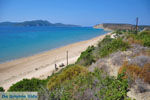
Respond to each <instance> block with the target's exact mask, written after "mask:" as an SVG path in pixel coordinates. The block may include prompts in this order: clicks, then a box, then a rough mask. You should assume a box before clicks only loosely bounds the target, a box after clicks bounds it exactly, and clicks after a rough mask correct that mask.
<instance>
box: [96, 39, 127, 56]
mask: <svg viewBox="0 0 150 100" xmlns="http://www.w3.org/2000/svg"><path fill="white" fill-rule="evenodd" d="M128 47H129V45H128V43H126V42H123V41H122V39H114V40H112V41H111V42H110V43H108V44H106V45H105V46H103V47H102V48H100V50H99V55H100V57H105V56H108V55H109V54H111V53H113V52H115V51H117V50H121V51H124V50H126V49H127V48H128Z"/></svg>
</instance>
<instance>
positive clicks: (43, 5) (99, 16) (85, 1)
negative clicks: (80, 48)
mask: <svg viewBox="0 0 150 100" xmlns="http://www.w3.org/2000/svg"><path fill="white" fill-rule="evenodd" d="M136 17H138V18H139V24H140V25H150V0H0V22H4V21H11V22H21V21H30V20H39V19H41V20H48V21H50V22H51V23H59V22H60V23H64V24H76V25H82V26H93V25H95V24H101V23H129V24H135V21H136V20H135V19H136Z"/></svg>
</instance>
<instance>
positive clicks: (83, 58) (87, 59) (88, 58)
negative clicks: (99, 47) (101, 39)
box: [76, 46, 96, 66]
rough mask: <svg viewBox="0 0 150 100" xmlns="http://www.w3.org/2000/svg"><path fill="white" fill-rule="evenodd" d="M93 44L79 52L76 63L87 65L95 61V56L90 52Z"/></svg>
mask: <svg viewBox="0 0 150 100" xmlns="http://www.w3.org/2000/svg"><path fill="white" fill-rule="evenodd" d="M94 49H95V47H94V46H89V47H88V48H87V49H86V50H85V51H84V52H82V53H81V55H80V57H79V58H78V60H77V62H76V64H80V65H83V66H89V65H91V64H92V63H93V62H95V61H96V60H95V57H94V56H93V54H92V52H93V51H94Z"/></svg>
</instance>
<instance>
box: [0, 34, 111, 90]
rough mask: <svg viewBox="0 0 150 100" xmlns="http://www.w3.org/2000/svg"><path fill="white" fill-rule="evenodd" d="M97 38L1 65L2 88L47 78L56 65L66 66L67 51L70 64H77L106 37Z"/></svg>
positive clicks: (0, 79)
mask: <svg viewBox="0 0 150 100" xmlns="http://www.w3.org/2000/svg"><path fill="white" fill-rule="evenodd" d="M110 33H111V32H108V33H105V34H103V35H100V36H97V37H95V38H92V39H90V40H85V41H81V42H76V43H73V44H69V45H66V46H62V47H59V48H56V49H51V50H49V51H45V52H41V53H39V54H34V55H32V56H29V57H23V58H19V59H16V60H12V61H9V62H4V63H1V64H0V86H2V87H4V89H6V90H8V89H9V87H10V86H11V85H12V84H14V83H16V82H18V81H20V80H22V79H24V78H29V79H30V78H33V77H34V78H40V79H43V78H47V76H50V75H51V74H52V73H53V72H54V70H55V67H54V64H55V63H56V64H57V66H59V65H60V64H61V63H64V64H65V65H66V51H68V52H69V64H73V63H75V61H76V60H77V58H78V57H79V56H80V54H81V52H82V51H84V50H85V49H86V48H87V47H88V46H90V45H96V44H97V42H98V41H100V40H102V39H103V38H104V37H105V35H108V34H110Z"/></svg>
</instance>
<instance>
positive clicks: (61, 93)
mask: <svg viewBox="0 0 150 100" xmlns="http://www.w3.org/2000/svg"><path fill="white" fill-rule="evenodd" d="M122 77H123V74H121V75H119V76H118V78H117V79H115V78H114V77H110V76H107V75H106V74H104V73H103V72H102V71H101V70H99V69H96V70H95V71H94V72H88V73H87V74H85V75H78V76H77V77H74V78H72V79H69V80H67V81H65V82H60V83H59V84H60V86H59V87H57V88H55V89H53V90H52V91H50V97H49V99H53V100H121V99H127V95H126V94H127V87H128V84H127V80H126V79H122Z"/></svg>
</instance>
